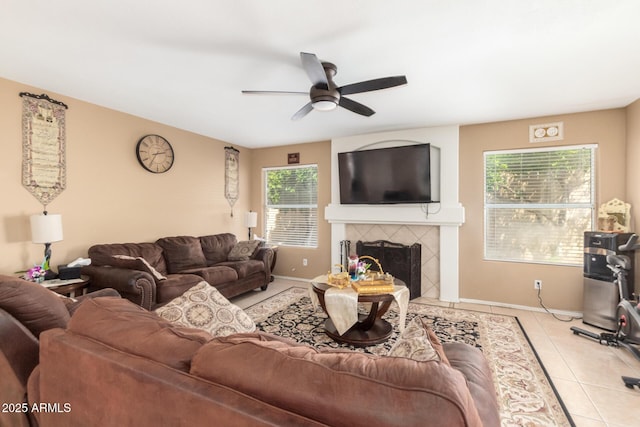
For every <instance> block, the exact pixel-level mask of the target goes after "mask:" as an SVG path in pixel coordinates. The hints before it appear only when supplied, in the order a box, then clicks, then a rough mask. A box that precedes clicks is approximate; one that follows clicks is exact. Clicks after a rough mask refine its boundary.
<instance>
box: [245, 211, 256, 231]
mask: <svg viewBox="0 0 640 427" xmlns="http://www.w3.org/2000/svg"><path fill="white" fill-rule="evenodd" d="M257 225H258V212H247V213H245V214H244V226H245V227H249V228H253V227H256V226H257Z"/></svg>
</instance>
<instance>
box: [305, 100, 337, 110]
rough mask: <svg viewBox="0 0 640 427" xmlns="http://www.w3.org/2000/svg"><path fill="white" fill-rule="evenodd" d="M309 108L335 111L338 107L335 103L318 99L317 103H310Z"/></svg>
mask: <svg viewBox="0 0 640 427" xmlns="http://www.w3.org/2000/svg"><path fill="white" fill-rule="evenodd" d="M311 106H312V107H313V109H314V110H319V111H331V110H333V109H335V108H336V107H337V106H338V104H337V103H336V102H335V101H327V100H324V99H320V100H318V101H314V102H312V103H311Z"/></svg>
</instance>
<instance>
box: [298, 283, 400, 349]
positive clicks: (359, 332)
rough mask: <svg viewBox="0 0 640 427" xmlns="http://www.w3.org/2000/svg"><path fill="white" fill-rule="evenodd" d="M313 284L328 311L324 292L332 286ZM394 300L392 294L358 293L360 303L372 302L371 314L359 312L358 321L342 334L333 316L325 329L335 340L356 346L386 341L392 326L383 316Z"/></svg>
mask: <svg viewBox="0 0 640 427" xmlns="http://www.w3.org/2000/svg"><path fill="white" fill-rule="evenodd" d="M395 282H396V283H395V284H396V285H404V283H403V282H402V281H401V280H398V279H396V280H395ZM311 286H312V288H313V291H314V292H315V293H316V295H317V296H318V301H320V305H321V306H322V309H323V310H324V312H325V313H328V312H327V307H326V306H325V302H324V292H325V291H326V290H327V289H329V288H331V286H329V285H327V284H326V283H316V282H311ZM393 300H394V298H393V295H392V294H378V295H358V302H359V303H360V302H369V303H371V310H370V311H369V314H359V315H358V322H356V324H355V325H353V326H352V327H351V328H350V329H349V330H348V331H347V332H345V333H344V334H342V335H340V334H339V333H338V331H337V329H336V327H335V325H334V324H333V322H332V321H331V318H328V319H327V320H326V321H325V323H324V329H325V331H326V333H327V335H329V337H331V338H332V339H333V340H334V341H337V342H340V343H345V344H351V345H353V346H356V347H366V346H369V345H373V344H379V343H381V342H384V341H386V340H387V339H389V337H390V336H391V331H392V327H391V324H390V323H389V322H387V321H386V320H384V319H382V316H383V315H384V314H385V313H386V312H387V310H389V307H390V306H391V303H392V302H393ZM327 315H328V314H327Z"/></svg>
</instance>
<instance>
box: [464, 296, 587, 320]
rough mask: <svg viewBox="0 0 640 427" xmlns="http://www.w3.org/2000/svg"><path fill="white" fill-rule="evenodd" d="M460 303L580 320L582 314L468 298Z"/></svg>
mask: <svg viewBox="0 0 640 427" xmlns="http://www.w3.org/2000/svg"><path fill="white" fill-rule="evenodd" d="M460 302H464V303H468V304H480V305H492V306H494V307H504V308H513V309H516V310H525V311H535V312H540V313H547V312H548V313H553V314H559V315H561V316H570V317H576V318H582V313H581V312H579V311H565V310H554V309H549V310H548V311H547V310H545V309H544V308H542V307H531V306H528V305H518V304H506V303H503V302H495V301H484V300H477V299H468V298H460Z"/></svg>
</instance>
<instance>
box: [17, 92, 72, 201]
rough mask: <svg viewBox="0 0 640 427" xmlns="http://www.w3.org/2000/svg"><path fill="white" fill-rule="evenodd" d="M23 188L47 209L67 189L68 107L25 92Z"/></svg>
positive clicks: (23, 93)
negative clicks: (66, 135) (66, 138)
mask: <svg viewBox="0 0 640 427" xmlns="http://www.w3.org/2000/svg"><path fill="white" fill-rule="evenodd" d="M20 97H22V185H23V186H24V187H25V188H26V189H27V190H28V191H29V192H30V193H31V194H33V196H34V197H35V198H36V199H38V201H40V203H42V205H43V206H44V208H45V210H46V207H47V205H48V204H49V203H50V202H51V201H52V200H53V199H54V198H56V197H57V196H58V195H59V194H60V193H62V192H63V191H64V190H65V188H66V187H67V165H66V147H65V111H66V109H67V108H68V107H67V106H66V105H65V104H64V103H62V102H60V101H55V100H53V99H51V98H49V97H48V96H47V95H45V94H42V95H33V94H31V93H27V92H21V93H20Z"/></svg>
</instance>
